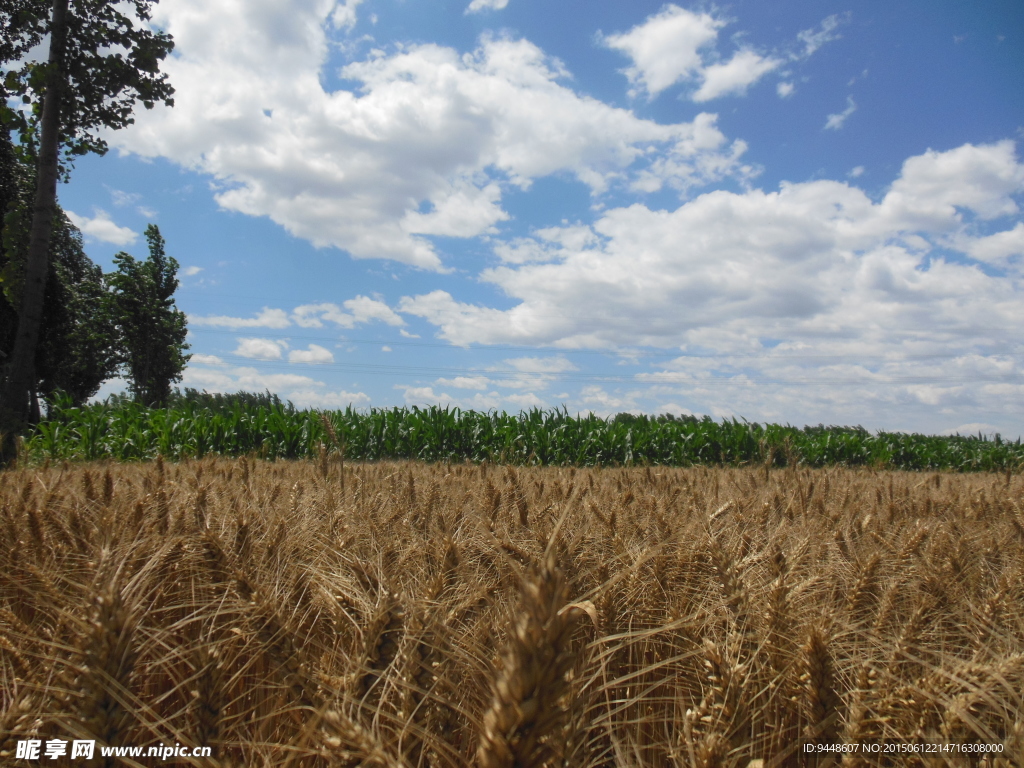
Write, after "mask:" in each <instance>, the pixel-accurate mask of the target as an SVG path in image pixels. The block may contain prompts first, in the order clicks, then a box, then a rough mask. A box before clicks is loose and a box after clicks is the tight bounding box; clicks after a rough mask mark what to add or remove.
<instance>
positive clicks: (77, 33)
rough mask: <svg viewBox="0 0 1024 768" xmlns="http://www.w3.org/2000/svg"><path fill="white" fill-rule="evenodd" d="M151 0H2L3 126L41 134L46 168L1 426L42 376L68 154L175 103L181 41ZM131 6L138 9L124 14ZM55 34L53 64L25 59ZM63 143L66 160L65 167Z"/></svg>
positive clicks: (0, 395)
mask: <svg viewBox="0 0 1024 768" xmlns="http://www.w3.org/2000/svg"><path fill="white" fill-rule="evenodd" d="M152 4H153V2H152V1H151V0H120V2H115V1H113V0H52V6H49V4H48V3H45V2H42V1H41V0H0V22H2V23H0V57H2V58H0V65H8V64H10V63H11V62H16V63H18V64H20V66H16V67H14V68H12V69H10V71H9V72H7V74H6V76H5V78H4V85H3V89H2V91H3V92H2V93H0V97H2V98H0V116H2V118H3V123H4V125H3V128H2V129H3V130H9V129H12V128H13V129H17V130H18V131H19V132H20V134H21V137H22V148H25V147H34V145H35V138H36V136H38V147H39V150H38V157H37V160H38V165H37V168H38V171H37V174H36V190H35V196H34V201H33V206H32V225H31V232H30V236H29V244H28V250H27V253H26V258H25V266H24V274H23V279H22V289H21V306H20V308H19V311H18V326H17V331H16V335H15V339H14V346H13V349H12V351H11V355H10V359H9V360H8V361H6V365H5V371H4V374H5V375H4V377H3V379H4V381H3V382H2V383H3V386H2V388H0V429H2V430H4V431H5V432H7V433H10V432H11V431H13V430H14V429H17V428H18V427H20V425H21V424H23V423H24V421H25V418H26V416H27V414H28V410H29V406H30V393H31V391H32V387H33V382H34V380H35V378H36V373H35V371H34V365H35V359H36V348H37V346H38V343H39V336H40V329H41V328H42V324H43V314H44V302H45V293H46V283H47V275H48V273H49V253H50V239H51V235H52V231H53V219H54V214H55V212H56V209H57V179H58V176H59V175H60V174H61V171H62V170H63V172H64V174H65V175H66V174H67V172H68V166H67V164H66V161H67V160H70V158H71V157H73V156H74V155H82V154H86V153H88V152H98V153H100V154H102V153H104V152H105V151H106V149H107V145H106V143H105V142H104V141H103V139H102V138H100V136H99V134H98V133H97V131H98V130H100V129H102V128H114V129H117V128H123V127H125V126H126V125H129V124H130V123H132V122H133V118H132V117H131V114H132V108H133V107H134V105H135V103H136V101H139V100H141V101H142V103H143V105H144V106H145V107H146V108H147V109H149V108H152V107H153V105H154V104H155V103H156V102H157V101H162V102H163V103H165V104H167V105H168V106H170V105H173V103H174V102H173V100H172V99H171V94H172V93H173V89H172V88H171V86H170V84H169V83H167V77H166V75H164V74H161V73H160V71H159V67H160V62H161V61H162V60H163V59H164V58H165V57H166V56H167V54H168V53H169V52H170V51H171V49H172V47H173V42H172V40H171V38H170V36H169V35H167V34H164V33H162V32H154V31H152V30H150V29H148V28H147V26H146V23H145V22H147V21H148V20H149V18H150V8H151V6H152ZM126 6H127V8H128V9H130V10H131V11H132V12H133V16H134V18H133V17H132V16H128V15H125V13H123V12H122V9H123V8H125V7H126ZM46 34H49V36H50V47H49V57H48V60H47V62H46V63H45V64H40V63H37V62H32V61H25V60H24V57H25V54H26V52H27V51H28V50H30V49H31V48H32V47H33V46H34V45H37V44H38V43H40V42H41V41H42V39H43V37H44V35H46ZM10 95H14V96H20V97H21V98H22V101H23V102H24V103H26V104H28V105H30V106H31V110H30V112H29V113H28V114H26V113H25V112H18V111H15V110H12V109H10V108H9V107H8V106H7V100H8V97H9V96H10ZM62 150H63V154H64V160H65V164H64V165H63V166H62V162H61V152H62Z"/></svg>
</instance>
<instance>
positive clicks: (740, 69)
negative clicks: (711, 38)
mask: <svg viewBox="0 0 1024 768" xmlns="http://www.w3.org/2000/svg"><path fill="white" fill-rule="evenodd" d="M782 63H783V62H782V59H775V58H771V57H767V56H761V55H760V54H758V53H755V52H754V51H751V50H749V49H746V50H741V51H738V52H737V53H736V54H735V55H734V56H733V57H732V58H731V59H729V61H727V62H725V63H724V64H711V65H709V66H707V67H705V68H704V70H703V80H704V82H703V83H701V86H700V88H698V89H697V92H696V93H694V94H693V97H692V98H693V100H694V101H698V102H700V101H710V100H711V99H717V98H718V97H720V96H727V95H732V94H737V95H742V94H744V93H746V91H747V88H748V87H749V86H751V85H753V84H754V83H756V82H757V81H758V80H760V79H761V78H762V77H764V76H765V75H766V74H768V73H769V72H771V71H772V70H773V69H778V68H779V66H781V65H782Z"/></svg>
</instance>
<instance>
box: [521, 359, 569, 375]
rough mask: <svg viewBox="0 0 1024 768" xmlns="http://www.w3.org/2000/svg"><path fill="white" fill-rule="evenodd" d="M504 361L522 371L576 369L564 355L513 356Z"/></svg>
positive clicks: (541, 371) (537, 371) (554, 371)
mask: <svg viewBox="0 0 1024 768" xmlns="http://www.w3.org/2000/svg"><path fill="white" fill-rule="evenodd" d="M504 363H505V365H508V366H511V367H512V368H514V369H516V370H517V371H522V372H523V373H563V372H565V371H575V370H578V369H577V368H576V366H575V365H574V364H573V363H572V362H571V361H570V360H566V359H565V358H564V357H513V358H510V359H507V360H505V361H504Z"/></svg>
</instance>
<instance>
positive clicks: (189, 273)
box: [181, 266, 203, 277]
mask: <svg viewBox="0 0 1024 768" xmlns="http://www.w3.org/2000/svg"><path fill="white" fill-rule="evenodd" d="M202 271H203V268H202V267H195V266H193V267H185V269H183V270H182V271H181V273H182V274H183V275H185V277H194V276H195V275H198V274H199V273H200V272H202Z"/></svg>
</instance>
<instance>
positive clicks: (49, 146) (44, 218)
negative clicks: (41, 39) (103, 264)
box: [0, 0, 68, 458]
mask: <svg viewBox="0 0 1024 768" xmlns="http://www.w3.org/2000/svg"><path fill="white" fill-rule="evenodd" d="M67 13H68V0H53V15H52V17H51V19H50V57H49V62H48V65H47V66H48V68H49V71H48V72H47V78H46V93H45V95H44V96H43V116H42V135H41V137H40V141H39V144H40V146H39V170H38V173H37V174H36V196H35V202H34V204H33V207H32V232H31V236H30V239H29V246H28V254H27V257H26V263H25V284H24V288H23V289H22V295H21V311H20V312H19V314H18V331H17V334H16V335H15V337H14V350H13V351H12V352H11V360H10V363H9V368H8V373H7V381H6V382H4V388H3V393H2V394H3V396H2V399H0V429H2V431H3V432H4V433H6V434H7V435H12V433H13V432H14V431H16V430H19V429H20V428H21V427H22V426H23V425H24V423H25V420H26V419H27V418H28V416H29V409H30V404H31V396H30V395H31V391H32V388H33V387H34V386H35V383H36V382H35V357H36V346H37V345H38V343H39V327H40V325H41V323H42V319H43V295H44V293H45V292H46V277H47V274H48V273H49V266H50V265H49V257H50V234H51V232H52V231H53V214H54V212H55V210H56V206H57V174H58V165H57V160H58V153H59V151H60V146H59V145H60V109H61V96H62V93H61V92H62V90H63V81H64V73H63V63H64V48H65V39H66V37H67ZM5 442H7V441H5ZM0 450H2V452H3V454H6V455H7V456H6V458H10V457H9V452H10V449H9V445H4V446H3V447H2V449H0Z"/></svg>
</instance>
